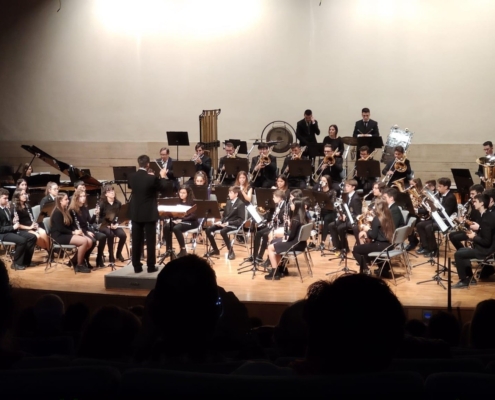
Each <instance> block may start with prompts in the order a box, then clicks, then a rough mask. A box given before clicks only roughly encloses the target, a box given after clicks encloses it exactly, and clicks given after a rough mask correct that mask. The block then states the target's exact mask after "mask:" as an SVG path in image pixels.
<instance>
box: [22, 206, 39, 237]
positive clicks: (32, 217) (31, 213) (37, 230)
mask: <svg viewBox="0 0 495 400" xmlns="http://www.w3.org/2000/svg"><path fill="white" fill-rule="evenodd" d="M24 207H26V210H27V212H28V214H29V218H31V222H32V223H33V224H36V230H35V232H36V233H38V232H39V228H38V224H37V223H36V222H34V215H33V212H32V211H31V207H30V206H29V203H28V202H27V201H26V203H25V204H24Z"/></svg>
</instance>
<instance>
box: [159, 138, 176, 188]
mask: <svg viewBox="0 0 495 400" xmlns="http://www.w3.org/2000/svg"><path fill="white" fill-rule="evenodd" d="M155 161H156V163H157V164H158V166H159V167H160V168H161V169H165V170H166V171H167V172H166V174H165V179H168V180H170V181H172V182H173V183H174V188H175V189H177V187H178V185H179V182H178V180H177V179H176V178H175V176H174V160H173V159H172V157H170V150H169V148H168V147H162V148H161V149H160V158H157V159H156V160H155Z"/></svg>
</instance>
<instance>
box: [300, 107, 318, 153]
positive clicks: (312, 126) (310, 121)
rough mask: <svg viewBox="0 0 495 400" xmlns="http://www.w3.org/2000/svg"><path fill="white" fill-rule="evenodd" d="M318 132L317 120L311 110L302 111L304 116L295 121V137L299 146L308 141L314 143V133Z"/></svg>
mask: <svg viewBox="0 0 495 400" xmlns="http://www.w3.org/2000/svg"><path fill="white" fill-rule="evenodd" d="M319 134H320V128H318V121H317V120H315V118H314V117H313V112H312V111H311V110H306V111H304V118H303V119H302V120H300V121H299V122H298V123H297V127H296V137H297V139H298V140H299V144H300V145H301V146H307V145H308V144H309V143H316V135H319Z"/></svg>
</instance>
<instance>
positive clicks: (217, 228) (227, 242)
mask: <svg viewBox="0 0 495 400" xmlns="http://www.w3.org/2000/svg"><path fill="white" fill-rule="evenodd" d="M236 229H237V228H234V227H231V226H227V227H225V228H222V227H221V226H217V225H213V226H210V227H208V228H206V237H207V238H208V240H209V241H210V244H211V247H213V250H214V251H218V246H217V243H216V242H215V236H214V232H216V231H220V235H221V236H222V238H223V241H224V242H225V245H226V246H227V249H228V250H229V251H230V250H231V246H230V238H229V235H227V233H228V232H230V231H235V230H236Z"/></svg>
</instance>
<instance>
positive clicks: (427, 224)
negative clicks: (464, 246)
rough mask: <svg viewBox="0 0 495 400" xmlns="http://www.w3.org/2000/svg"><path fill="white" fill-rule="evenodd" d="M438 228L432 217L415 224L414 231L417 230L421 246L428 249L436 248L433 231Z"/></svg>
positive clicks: (433, 249)
mask: <svg viewBox="0 0 495 400" xmlns="http://www.w3.org/2000/svg"><path fill="white" fill-rule="evenodd" d="M438 230H440V228H439V227H438V225H437V223H436V222H435V221H434V220H433V219H429V220H426V221H421V222H418V223H417V224H416V231H417V232H418V235H419V241H420V242H421V246H422V247H423V248H425V249H428V250H429V251H435V250H437V249H438V244H437V239H436V238H435V231H438Z"/></svg>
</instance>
